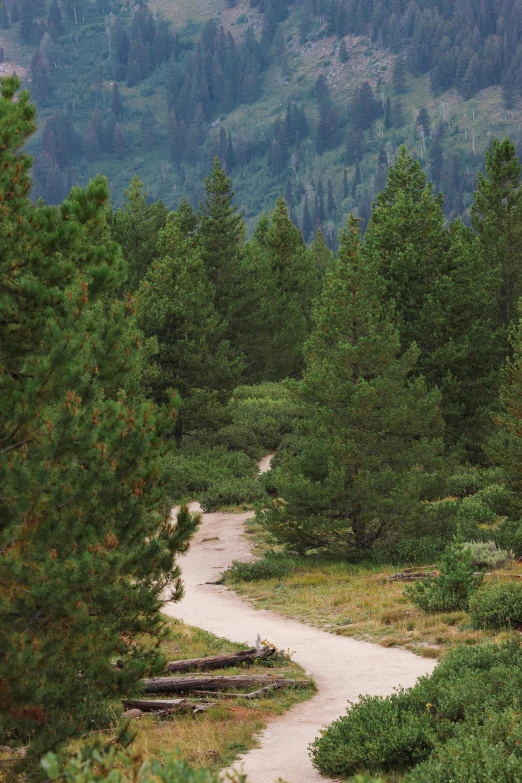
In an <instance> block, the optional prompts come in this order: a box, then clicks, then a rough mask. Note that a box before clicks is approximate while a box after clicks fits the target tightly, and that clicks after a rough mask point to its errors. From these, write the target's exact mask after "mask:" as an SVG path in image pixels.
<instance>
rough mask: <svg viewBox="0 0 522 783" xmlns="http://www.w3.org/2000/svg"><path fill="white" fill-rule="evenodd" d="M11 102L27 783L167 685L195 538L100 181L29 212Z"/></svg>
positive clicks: (13, 682) (3, 194)
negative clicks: (165, 612)
mask: <svg viewBox="0 0 522 783" xmlns="http://www.w3.org/2000/svg"><path fill="white" fill-rule="evenodd" d="M18 86H19V81H18V80H17V79H16V78H14V77H13V78H9V79H3V80H2V82H1V98H0V117H1V118H2V123H1V126H2V146H1V149H0V202H1V204H2V207H1V212H2V214H1V231H0V277H1V281H2V282H1V286H0V313H1V317H0V408H1V415H0V421H1V425H0V428H1V433H0V440H1V443H2V448H1V451H0V481H1V486H2V493H1V498H0V519H1V525H0V549H1V551H2V569H1V577H0V578H1V583H2V590H1V591H0V648H1V650H2V655H1V656H0V680H1V682H2V690H3V697H2V699H1V700H0V732H1V734H2V736H4V737H5V736H9V735H16V736H18V737H21V738H24V739H25V742H26V743H27V745H28V749H27V752H26V754H25V756H24V758H23V759H21V760H20V763H19V765H18V769H17V770H14V774H15V776H17V777H18V774H19V777H20V779H22V778H23V779H24V780H25V779H29V778H30V777H31V776H32V772H33V771H34V770H35V769H37V768H38V760H39V757H40V755H41V754H42V753H43V752H44V751H47V750H51V749H53V750H54V749H59V748H60V747H61V746H63V745H64V744H65V743H67V742H70V741H71V739H75V738H79V737H80V736H81V735H82V734H84V733H85V732H86V731H88V726H89V722H90V720H91V719H92V707H93V704H96V703H99V702H103V701H104V700H106V699H108V698H111V699H114V698H117V697H118V696H121V695H126V696H130V695H131V694H133V693H134V692H136V691H138V690H139V685H138V682H139V680H140V679H141V678H142V677H143V676H144V675H145V674H146V673H153V672H159V671H160V670H161V669H162V668H163V665H164V662H163V661H162V659H161V656H160V655H159V653H158V646H157V645H158V641H159V640H161V639H162V638H164V635H165V632H164V629H165V623H164V619H163V618H162V615H161V614H160V608H161V606H162V605H163V603H164V601H166V600H169V599H170V598H174V599H176V598H178V597H179V596H180V594H181V583H180V580H179V571H178V569H177V567H176V566H175V563H174V555H175V553H176V552H178V551H181V550H184V549H186V547H187V544H188V540H189V537H190V535H191V533H192V532H193V530H194V526H195V522H194V520H193V519H192V518H191V516H190V514H188V513H184V514H183V515H181V516H180V517H178V524H177V525H175V524H172V522H171V521H170V505H169V503H168V502H167V496H166V491H165V484H166V479H167V477H166V475H165V471H164V468H163V467H162V465H163V461H162V459H160V456H161V455H164V454H165V453H167V451H168V450H169V447H168V446H165V445H164V444H163V443H162V438H164V436H165V435H167V434H168V433H170V432H171V431H172V427H173V419H174V417H175V410H174V408H173V402H174V400H173V399H172V397H171V398H170V399H169V402H168V403H167V405H166V406H165V407H164V408H163V409H162V410H159V409H157V408H156V407H155V406H154V405H153V404H152V403H151V402H150V401H146V400H143V397H142V395H141V390H140V388H139V379H140V372H141V370H140V366H141V351H140V349H139V347H138V346H139V334H138V330H137V327H136V323H135V318H134V315H133V310H134V308H133V305H132V302H131V301H130V300H127V301H118V300H117V291H118V288H119V287H120V285H121V283H122V281H123V280H124V277H125V263H124V261H123V259H122V256H121V252H120V250H119V248H118V245H117V244H116V243H115V242H113V241H112V240H111V239H110V236H109V233H108V230H107V226H106V219H105V215H106V210H107V202H108V195H109V194H108V190H107V186H106V183H105V180H104V179H103V178H101V177H97V178H96V179H95V180H93V181H92V182H91V183H90V184H89V186H88V187H87V189H86V190H80V189H79V188H73V190H72V192H71V194H70V196H69V198H68V200H67V201H66V202H65V203H64V204H63V205H62V206H61V207H58V208H55V207H45V206H35V205H33V204H32V203H31V202H30V200H29V191H30V168H31V159H30V158H29V157H28V156H27V155H25V154H22V153H20V148H21V146H22V145H23V144H24V142H25V141H26V140H27V139H28V138H29V137H30V135H31V133H32V132H33V131H34V128H35V126H34V117H35V110H34V108H33V107H32V106H31V104H30V103H29V102H28V101H29V96H28V93H27V92H25V91H24V92H21V93H19V94H18V95H16V90H17V87H18ZM21 252H22V253H23V263H21ZM115 657H117V658H118V659H120V660H121V661H122V664H123V666H122V667H121V668H119V667H115V666H114V664H113V662H114V658H115ZM20 767H23V769H20Z"/></svg>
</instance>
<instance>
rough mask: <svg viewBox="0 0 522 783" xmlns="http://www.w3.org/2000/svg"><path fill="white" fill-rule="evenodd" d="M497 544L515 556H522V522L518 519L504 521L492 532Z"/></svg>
mask: <svg viewBox="0 0 522 783" xmlns="http://www.w3.org/2000/svg"><path fill="white" fill-rule="evenodd" d="M492 534H493V535H494V538H495V541H496V543H497V544H498V545H499V546H500V547H503V548H504V549H508V550H510V551H512V552H514V554H515V555H521V554H522V522H521V521H520V520H518V519H504V520H502V522H501V523H500V524H499V525H498V527H496V528H495V530H494V531H492Z"/></svg>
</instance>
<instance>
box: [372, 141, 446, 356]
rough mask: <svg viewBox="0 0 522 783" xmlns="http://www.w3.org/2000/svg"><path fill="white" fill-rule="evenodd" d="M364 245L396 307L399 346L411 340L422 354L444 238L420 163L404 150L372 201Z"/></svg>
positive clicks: (438, 202)
mask: <svg viewBox="0 0 522 783" xmlns="http://www.w3.org/2000/svg"><path fill="white" fill-rule="evenodd" d="M365 245H366V246H367V248H368V252H369V253H370V254H371V255H372V256H373V257H374V258H375V259H378V260H379V263H380V268H381V273H382V275H383V277H384V279H385V280H386V281H387V283H388V291H387V297H388V298H389V299H393V300H394V301H395V303H396V307H397V316H398V318H399V323H400V332H401V341H402V344H403V346H404V347H405V348H407V347H408V346H409V345H410V343H411V342H413V341H415V342H416V343H417V345H418V347H419V349H420V350H421V352H422V354H424V355H427V354H428V353H429V351H430V346H431V344H432V343H433V339H434V335H433V331H432V327H431V324H430V323H428V322H427V319H426V317H425V313H424V307H425V304H426V301H427V299H428V298H429V296H430V294H431V290H432V287H433V285H434V284H435V282H436V280H437V279H438V278H439V277H440V276H441V275H442V274H443V273H444V271H445V265H446V252H447V248H448V237H447V233H446V231H445V228H444V215H443V213H442V198H441V197H439V196H434V195H433V194H432V190H431V185H430V184H428V183H427V182H426V176H425V174H424V171H423V169H422V167H421V165H420V163H419V162H418V161H414V160H412V158H410V157H409V156H408V155H407V153H406V149H405V148H404V147H401V152H400V155H399V158H398V160H397V162H396V164H395V166H394V167H391V168H390V169H389V171H388V180H387V183H386V187H385V188H384V189H383V190H382V191H381V192H380V193H379V195H378V196H377V198H376V201H375V205H374V210H373V214H372V217H371V219H370V222H369V224H368V228H367V231H366V235H365Z"/></svg>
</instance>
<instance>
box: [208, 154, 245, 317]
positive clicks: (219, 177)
mask: <svg viewBox="0 0 522 783" xmlns="http://www.w3.org/2000/svg"><path fill="white" fill-rule="evenodd" d="M205 193H206V198H205V201H204V203H201V204H200V207H199V221H200V228H199V244H200V251H201V258H202V259H203V263H204V264H205V267H206V270H207V274H208V276H209V279H210V281H211V283H212V285H213V286H214V288H215V292H216V294H215V305H216V310H217V312H218V314H219V315H220V316H221V317H222V318H225V319H228V320H229V327H230V328H231V329H233V323H232V322H233V318H234V309H235V306H236V304H237V303H236V302H235V299H236V296H235V288H236V285H237V284H238V278H239V274H240V264H241V251H242V245H243V242H244V238H245V225H244V223H243V217H242V215H241V213H240V212H239V211H238V209H237V207H236V206H235V205H234V204H233V203H232V202H233V198H234V191H233V190H232V187H231V182H230V178H229V177H227V175H226V174H225V172H224V170H223V168H222V167H221V164H220V162H219V160H218V158H215V159H214V163H213V166H212V171H211V173H210V175H209V176H208V177H207V179H206V180H205Z"/></svg>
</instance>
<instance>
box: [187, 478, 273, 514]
mask: <svg viewBox="0 0 522 783" xmlns="http://www.w3.org/2000/svg"><path fill="white" fill-rule="evenodd" d="M263 496H264V491H263V488H262V486H261V484H260V483H259V481H258V480H257V478H250V479H249V478H243V479H230V480H228V481H221V482H219V483H218V484H214V485H212V486H211V487H209V489H208V490H207V491H206V492H204V493H203V494H202V495H201V496H200V498H199V502H200V505H201V508H202V509H203V511H207V512H208V511H217V510H218V509H219V508H223V507H226V506H241V505H244V504H248V505H250V504H252V503H254V502H255V501H257V500H261V498H262V497H263Z"/></svg>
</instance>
